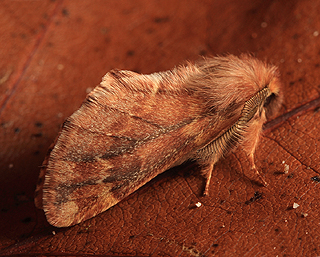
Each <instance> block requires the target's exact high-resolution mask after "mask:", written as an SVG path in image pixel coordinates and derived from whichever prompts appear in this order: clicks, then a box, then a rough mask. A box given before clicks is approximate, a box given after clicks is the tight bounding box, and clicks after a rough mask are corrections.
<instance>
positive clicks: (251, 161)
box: [248, 152, 268, 187]
mask: <svg viewBox="0 0 320 257" xmlns="http://www.w3.org/2000/svg"><path fill="white" fill-rule="evenodd" d="M248 158H249V162H250V165H251V169H252V170H254V172H255V173H256V175H257V176H258V177H259V178H260V181H261V182H262V184H263V185H264V186H265V187H266V186H268V183H267V182H266V181H265V179H264V178H263V177H262V175H261V173H260V172H259V170H258V169H257V167H256V164H255V162H254V152H251V153H250V154H249V156H248Z"/></svg>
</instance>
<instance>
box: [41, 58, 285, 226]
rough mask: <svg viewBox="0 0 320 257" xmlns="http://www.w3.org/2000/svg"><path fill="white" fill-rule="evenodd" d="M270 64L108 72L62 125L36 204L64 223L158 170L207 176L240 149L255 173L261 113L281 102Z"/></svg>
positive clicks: (237, 61)
mask: <svg viewBox="0 0 320 257" xmlns="http://www.w3.org/2000/svg"><path fill="white" fill-rule="evenodd" d="M278 77H279V75H278V72H277V68H276V67H274V66H270V65H267V64H265V63H263V62H261V61H259V60H257V59H255V58H253V57H251V56H248V55H242V56H240V57H236V56H233V55H229V56H225V57H214V58H204V59H203V60H202V61H199V62H197V63H195V64H191V63H189V64H187V65H186V66H180V67H178V68H175V69H173V70H172V71H167V72H159V73H154V74H151V75H141V74H137V73H134V72H129V71H117V70H114V71H111V72H109V73H107V75H106V76H105V77H104V78H103V81H102V83H101V84H100V86H98V87H96V88H95V89H94V90H93V91H92V92H91V93H90V94H89V95H88V97H87V98H86V100H85V101H84V103H83V104H82V106H81V107H80V109H79V110H77V111H76V112H75V113H74V114H73V115H71V116H70V117H69V118H68V119H67V122H65V124H64V126H63V127H62V130H61V132H60V134H59V136H58V138H57V141H56V144H55V146H54V147H53V149H52V151H51V153H49V154H48V156H47V157H46V159H45V162H44V164H45V165H44V168H42V170H41V173H40V177H39V183H38V185H37V189H36V198H35V203H36V205H37V206H38V207H41V206H42V205H43V209H44V210H45V214H46V216H47V219H48V221H49V223H50V224H52V225H54V226H57V227H66V226H71V225H74V224H77V223H79V222H81V221H84V220H86V219H89V218H92V217H94V216H96V215H97V214H99V213H101V212H103V211H105V210H107V209H108V208H110V207H111V206H113V205H115V204H117V203H118V202H119V201H121V200H122V199H124V198H125V197H126V196H128V195H129V194H131V193H132V192H134V191H135V190H137V189H138V188H139V187H141V186H142V185H144V184H145V183H147V182H148V181H150V180H151V179H152V178H154V177H155V176H157V175H158V174H160V173H162V172H164V171H165V170H167V169H169V168H171V167H173V166H175V165H178V164H181V163H182V162H184V161H186V160H188V159H194V160H197V161H198V162H199V164H200V165H201V167H202V173H203V175H204V176H205V177H206V179H207V183H206V187H205V191H204V193H205V194H208V192H209V186H210V178H211V174H212V170H213V168H214V164H215V163H216V162H217V161H218V160H219V159H220V158H221V157H223V156H225V155H227V153H228V152H229V151H231V150H232V149H234V148H235V147H237V146H238V145H241V146H242V147H243V148H244V150H245V151H246V152H247V153H248V155H249V159H250V161H251V162H252V168H253V169H255V170H256V172H257V174H258V175H259V176H260V178H261V179H263V178H262V176H261V175H260V173H259V172H258V171H257V169H256V167H255V164H254V151H255V149H256V146H257V144H258V141H259V135H260V133H261V130H262V125H263V123H264V122H265V120H266V115H267V116H268V115H269V114H273V113H275V112H276V111H277V109H278V108H279V107H280V105H281V99H282V98H281V91H280V82H279V79H278Z"/></svg>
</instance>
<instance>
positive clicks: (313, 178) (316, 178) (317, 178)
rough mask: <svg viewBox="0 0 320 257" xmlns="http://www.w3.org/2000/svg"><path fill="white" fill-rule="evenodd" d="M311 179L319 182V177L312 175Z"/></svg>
mask: <svg viewBox="0 0 320 257" xmlns="http://www.w3.org/2000/svg"><path fill="white" fill-rule="evenodd" d="M311 180H312V181H315V182H318V183H319V182H320V178H319V177H318V176H314V177H312V178H311Z"/></svg>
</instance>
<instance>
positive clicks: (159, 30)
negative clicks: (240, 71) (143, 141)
mask: <svg viewBox="0 0 320 257" xmlns="http://www.w3.org/2000/svg"><path fill="white" fill-rule="evenodd" d="M319 13H320V1H315V0H305V1H297V0H291V1H287V0H279V1H265V0H258V1H256V0H251V1H250V0H243V1H237V0H214V1H209V0H207V1H198V0H184V1H174V0H165V1H156V0H138V1H137V0H136V1H132V0H125V1H118V0H110V1H102V0H100V1H98V0H97V1H81V0H74V1H72V0H56V1H49V0H47V1H45V0H43V1H22V0H21V1H11V0H2V1H1V2H0V60H1V61H0V165H1V166H0V172H1V173H0V175H1V180H0V196H1V198H0V208H1V209H0V221H1V222H0V254H9V255H10V254H37V255H63V254H69V255H82V254H88V255H91V254H100V255H109V256H243V255H245V256H317V255H320V246H319V245H320V225H319V223H320V215H319V212H320V209H319V207H320V184H319V183H318V182H315V181H313V180H311V178H312V177H314V176H316V175H319V172H320V165H319V154H318V148H319V146H318V145H319V144H320V142H319V141H320V131H319V128H318V127H319V118H320V112H319V111H318V110H319V106H320V100H319V90H320V72H319V67H320V35H319V33H320V18H319ZM241 52H249V53H253V54H255V55H256V56H257V57H258V58H260V59H262V60H267V61H268V62H271V63H273V64H275V65H278V66H279V69H280V71H281V74H282V81H283V91H284V94H285V101H284V104H283V107H282V109H281V113H280V114H279V115H280V116H279V118H277V119H275V120H273V121H271V122H270V123H268V124H267V126H266V130H265V136H264V137H263V139H262V140H261V144H260V147H259V149H258V151H257V166H258V167H259V168H260V169H261V171H262V172H263V173H264V174H265V178H266V180H267V181H268V183H269V186H268V187H267V188H261V187H259V186H258V185H256V184H255V183H253V182H252V181H250V180H248V179H247V178H246V177H245V176H243V173H245V174H247V175H248V176H249V177H250V176H251V175H252V174H250V173H249V174H248V167H249V165H248V161H247V159H246V157H245V155H244V154H243V153H242V152H241V151H236V152H235V153H232V154H230V155H229V156H228V157H227V158H226V159H224V160H222V161H220V162H219V164H218V165H217V167H216V172H215V173H214V175H213V178H212V185H211V188H210V193H211V194H210V196H209V197H207V198H203V197H201V192H202V189H203V185H204V181H203V179H202V178H201V176H199V174H198V172H197V168H196V167H193V166H187V167H179V168H177V169H175V170H173V171H169V172H166V173H164V174H163V175H161V176H159V177H157V178H156V179H154V180H153V181H152V182H151V183H149V184H147V185H146V186H144V187H143V188H141V189H140V190H138V191H137V192H135V193H134V194H132V195H131V196H130V197H128V198H127V199H125V200H123V201H122V202H120V203H119V204H118V205H116V206H115V207H113V208H111V209H110V210H108V211H106V212H104V213H102V214H100V215H99V216H97V217H96V218H93V219H91V220H88V221H86V222H83V223H81V224H79V225H76V226H74V227H71V228H66V229H57V228H54V227H52V226H50V225H49V224H48V223H47V222H46V220H45V216H44V214H43V212H42V211H41V210H36V209H35V207H34V204H33V192H34V189H35V184H36V180H37V176H38V173H39V166H40V165H41V162H42V160H43V159H44V156H45V153H46V149H47V148H48V146H49V145H50V144H51V142H52V141H53V140H54V138H55V136H56V135H57V132H58V130H59V127H60V125H61V124H62V122H63V121H64V119H65V118H66V117H68V116H69V115H70V114H71V113H73V112H74V111H75V110H76V109H77V108H78V107H79V106H80V105H81V102H82V101H83V99H84V98H85V96H86V92H87V91H89V90H90V88H92V87H94V86H95V85H97V84H98V83H99V82H100V81H101V78H102V76H103V75H104V74H105V73H106V72H107V71H109V70H110V69H112V68H119V69H128V70H134V71H138V72H141V73H150V72H154V71H161V70H166V69H170V68H172V67H174V66H175V65H178V64H179V63H181V62H183V61H184V60H186V59H188V60H196V59H198V58H199V55H215V54H222V53H233V54H240V53H241ZM286 165H289V166H286ZM285 167H289V173H288V174H283V173H284V170H285ZM256 191H259V192H261V193H262V196H263V197H262V199H257V201H253V202H251V203H250V204H246V201H250V199H251V198H252V197H253V196H254V192H256ZM198 201H200V202H202V206H201V207H200V208H192V207H193V206H194V204H195V203H196V202H198ZM247 203H248V202H247ZM293 203H298V204H299V207H298V208H296V209H293V208H292V206H293ZM303 214H305V216H304V217H303ZM306 214H307V216H306Z"/></svg>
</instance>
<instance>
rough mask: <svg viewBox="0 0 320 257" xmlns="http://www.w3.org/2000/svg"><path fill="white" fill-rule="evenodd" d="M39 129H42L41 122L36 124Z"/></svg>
mask: <svg viewBox="0 0 320 257" xmlns="http://www.w3.org/2000/svg"><path fill="white" fill-rule="evenodd" d="M34 125H35V126H36V127H37V128H42V123H41V122H36V123H35V124H34Z"/></svg>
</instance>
